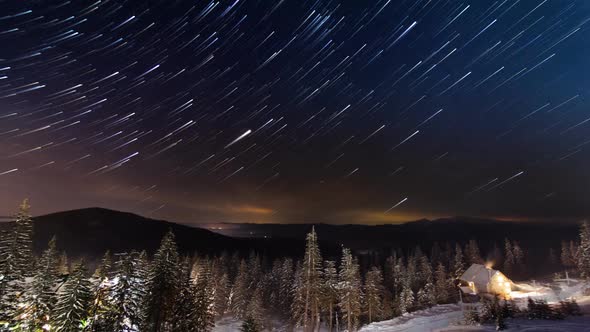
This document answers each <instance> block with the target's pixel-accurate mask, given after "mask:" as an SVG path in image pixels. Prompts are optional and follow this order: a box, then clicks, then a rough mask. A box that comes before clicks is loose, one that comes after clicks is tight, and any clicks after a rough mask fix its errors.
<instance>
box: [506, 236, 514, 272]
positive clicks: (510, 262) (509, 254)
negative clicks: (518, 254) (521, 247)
mask: <svg viewBox="0 0 590 332" xmlns="http://www.w3.org/2000/svg"><path fill="white" fill-rule="evenodd" d="M515 263H516V260H515V258H514V250H513V248H512V243H510V240H508V239H504V266H503V270H504V273H506V274H508V275H510V274H512V271H513V270H514V264H515Z"/></svg>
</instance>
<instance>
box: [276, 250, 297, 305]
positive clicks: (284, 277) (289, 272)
mask: <svg viewBox="0 0 590 332" xmlns="http://www.w3.org/2000/svg"><path fill="white" fill-rule="evenodd" d="M295 275H296V274H295V273H294V270H293V260H292V259H291V258H285V259H284V260H283V264H282V266H281V272H280V280H279V298H280V302H279V308H280V310H281V312H283V313H285V314H287V313H289V312H290V311H291V307H292V306H293V282H294V280H295V277H294V276H295Z"/></svg>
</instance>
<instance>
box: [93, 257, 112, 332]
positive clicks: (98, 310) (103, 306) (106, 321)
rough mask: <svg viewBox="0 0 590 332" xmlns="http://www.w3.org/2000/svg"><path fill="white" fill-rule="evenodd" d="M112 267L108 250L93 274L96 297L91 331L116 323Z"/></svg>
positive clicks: (101, 329)
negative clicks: (112, 292) (112, 291)
mask: <svg viewBox="0 0 590 332" xmlns="http://www.w3.org/2000/svg"><path fill="white" fill-rule="evenodd" d="M112 268H113V259H112V256H111V253H110V251H108V250H107V252H106V253H105V254H104V256H103V258H102V260H101V263H100V265H99V266H98V267H97V269H96V270H95V272H94V274H93V276H92V283H93V284H94V291H93V294H94V299H93V301H92V304H91V306H90V310H89V317H90V321H89V330H91V331H106V330H108V329H110V328H111V327H112V326H113V325H114V324H115V322H114V320H113V318H114V315H115V314H114V312H113V302H112V300H113V299H112V297H111V289H112V286H113V280H112Z"/></svg>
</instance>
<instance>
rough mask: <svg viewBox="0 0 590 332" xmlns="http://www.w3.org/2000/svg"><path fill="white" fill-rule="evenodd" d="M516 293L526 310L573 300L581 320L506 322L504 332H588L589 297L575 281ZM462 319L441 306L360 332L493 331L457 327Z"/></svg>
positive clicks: (453, 309)
mask: <svg viewBox="0 0 590 332" xmlns="http://www.w3.org/2000/svg"><path fill="white" fill-rule="evenodd" d="M518 286H519V289H520V290H519V291H518V292H515V293H514V294H513V295H514V297H515V301H516V302H517V304H518V305H519V306H520V307H526V300H527V298H528V297H531V298H541V299H545V300H547V301H548V302H550V303H555V302H558V301H559V300H563V299H571V298H575V299H576V300H577V301H578V304H579V305H580V308H581V309H582V312H584V314H585V316H583V317H568V318H567V319H565V320H561V321H548V320H527V319H509V320H507V322H506V324H507V325H508V329H507V330H506V331H526V332H533V331H546V332H558V331H563V332H577V331H580V332H583V331H589V332H590V296H583V295H582V290H583V288H584V285H583V284H582V283H581V282H579V281H577V280H572V279H570V280H567V281H558V282H553V283H545V284H543V283H530V284H529V283H522V284H518ZM462 318H463V314H462V312H461V308H460V306H459V305H441V306H435V307H433V308H430V309H426V310H420V311H416V312H413V313H411V314H407V315H405V316H402V317H397V318H395V319H392V320H388V321H382V322H377V323H373V324H370V325H366V326H364V327H363V328H362V329H361V331H362V332H418V331H420V332H422V331H424V332H426V331H437V332H454V331H457V332H459V331H460V332H465V331H495V330H496V329H495V326H493V325H484V326H460V324H458V323H459V322H460V321H461V320H462Z"/></svg>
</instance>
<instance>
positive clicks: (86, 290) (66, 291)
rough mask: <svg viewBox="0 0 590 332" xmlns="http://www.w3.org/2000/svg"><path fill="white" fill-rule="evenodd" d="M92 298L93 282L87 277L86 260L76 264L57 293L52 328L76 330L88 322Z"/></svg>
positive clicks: (65, 331)
mask: <svg viewBox="0 0 590 332" xmlns="http://www.w3.org/2000/svg"><path fill="white" fill-rule="evenodd" d="M91 298H92V291H91V284H90V281H89V280H88V279H87V277H86V266H85V265H84V262H79V263H77V264H75V265H74V267H73V270H72V273H71V274H70V275H69V276H68V279H67V281H66V282H65V284H64V285H63V287H62V288H61V289H60V291H59V293H58V295H57V304H56V306H55V310H54V312H53V315H52V319H53V323H52V324H51V325H52V330H53V331H58V332H74V331H80V330H82V329H84V328H85V327H86V326H87V324H88V308H89V304H90V301H91Z"/></svg>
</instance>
